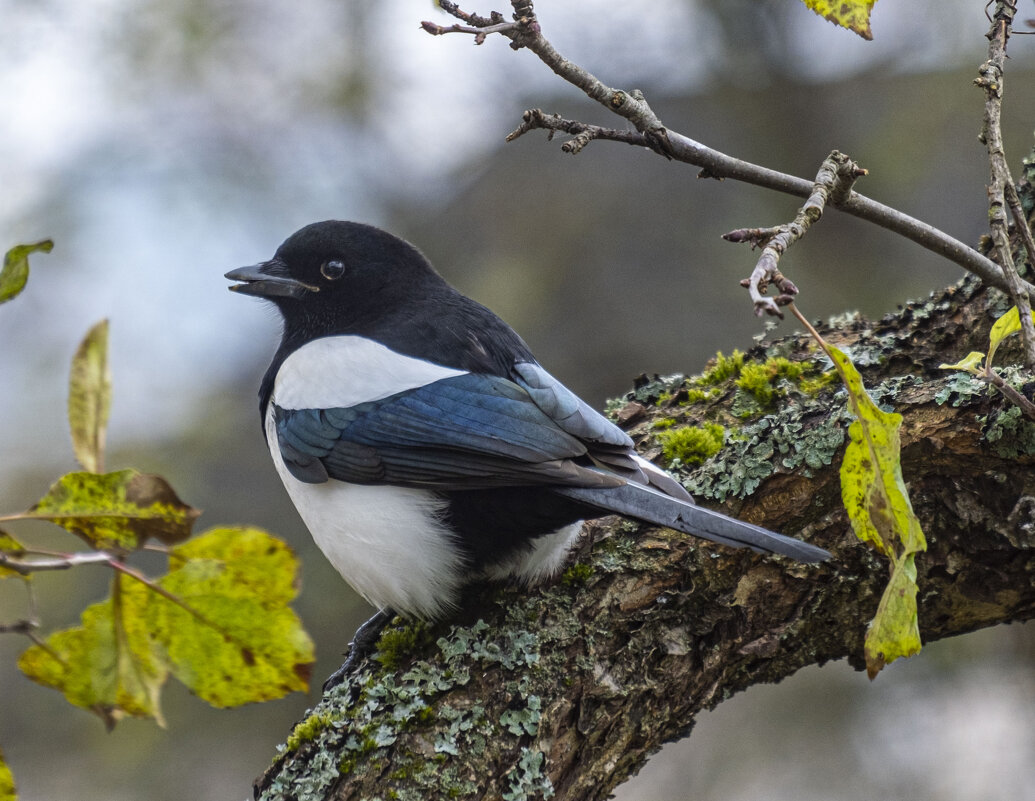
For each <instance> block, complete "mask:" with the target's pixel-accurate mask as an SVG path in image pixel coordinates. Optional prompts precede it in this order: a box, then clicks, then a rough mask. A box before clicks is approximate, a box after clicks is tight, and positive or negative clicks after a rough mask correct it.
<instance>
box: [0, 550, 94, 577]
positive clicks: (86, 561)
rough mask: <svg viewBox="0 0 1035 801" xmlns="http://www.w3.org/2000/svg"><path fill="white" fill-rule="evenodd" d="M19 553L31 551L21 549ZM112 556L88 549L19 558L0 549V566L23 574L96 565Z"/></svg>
mask: <svg viewBox="0 0 1035 801" xmlns="http://www.w3.org/2000/svg"><path fill="white" fill-rule="evenodd" d="M21 553H32V552H31V551H28V550H26V551H21ZM112 559H114V557H113V556H112V555H111V554H109V553H105V552H104V551H88V552H81V553H66V554H61V555H60V556H55V557H53V558H50V559H21V558H18V557H16V556H14V555H12V554H10V553H4V552H2V551H0V567H6V568H10V569H11V570H14V571H16V572H18V573H21V574H22V575H23V576H25V575H28V574H29V573H35V572H37V571H41V570H68V569H69V568H71V567H76V566H77V565H91V564H92V565H96V564H105V563H109V562H111V561H112Z"/></svg>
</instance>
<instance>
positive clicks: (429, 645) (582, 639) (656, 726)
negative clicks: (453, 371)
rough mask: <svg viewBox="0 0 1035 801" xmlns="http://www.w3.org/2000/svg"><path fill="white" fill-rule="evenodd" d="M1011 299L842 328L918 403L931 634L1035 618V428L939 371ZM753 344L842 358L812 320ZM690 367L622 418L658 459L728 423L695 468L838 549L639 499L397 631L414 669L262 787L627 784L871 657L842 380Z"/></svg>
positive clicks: (433, 795) (878, 566)
mask: <svg viewBox="0 0 1035 801" xmlns="http://www.w3.org/2000/svg"><path fill="white" fill-rule="evenodd" d="M1006 308H1008V306H1007V305H1005V301H1004V299H1003V298H1002V296H1001V295H1000V294H999V293H998V292H995V291H986V290H984V289H982V288H980V287H978V286H977V284H976V283H974V282H971V281H964V282H962V283H961V284H959V285H957V286H955V287H953V288H951V289H949V290H947V291H946V292H944V293H940V294H938V295H936V296H932V297H931V298H930V299H928V300H927V301H923V302H917V303H911V304H909V305H907V306H906V307H905V308H903V309H901V310H900V311H899V312H898V313H897V314H894V315H889V316H887V317H886V318H884V319H883V320H881V321H880V322H877V323H871V322H867V321H864V320H862V319H860V318H855V317H850V316H849V317H846V318H845V319H843V320H842V321H840V322H838V323H837V324H836V325H835V326H832V327H831V326H827V327H825V328H824V329H823V331H822V333H823V334H824V336H827V337H828V338H829V340H830V341H831V342H832V343H834V344H836V345H838V346H839V347H841V348H842V349H845V350H847V351H848V352H849V353H850V354H851V356H852V358H853V360H854V361H855V363H856V365H857V366H859V367H860V370H861V372H862V373H863V376H864V378H865V379H866V382H867V386H868V387H870V388H871V391H874V394H875V396H876V399H877V401H878V402H879V403H881V404H884V405H886V406H888V407H890V408H893V409H894V410H895V411H898V412H900V413H901V414H902V415H903V416H904V418H905V420H904V423H903V427H902V445H903V452H902V470H903V474H904V476H905V479H906V481H907V482H908V484H909V488H910V492H911V495H912V501H913V506H914V509H915V511H916V513H917V515H918V517H919V518H920V520H921V522H922V525H923V527H924V531H925V533H926V535H927V539H928V542H929V550H928V551H927V552H926V553H925V554H922V555H921V556H920V558H918V559H917V567H918V583H919V587H920V592H919V596H918V602H919V616H920V630H921V634H922V636H923V638H924V640H925V641H930V640H934V639H938V638H941V637H948V636H952V635H956V634H963V633H966V632H968V631H972V630H974V629H978V628H982V627H985V626H992V625H996V624H1000V623H1007V622H1010V621H1016V620H1026V619H1030V618H1031V617H1032V616H1033V615H1035V470H1033V463H1035V425H1033V424H1031V423H1028V422H1025V421H1024V420H1023V419H1022V418H1021V417H1020V416H1019V415H1018V414H1017V413H1016V410H1015V409H1014V408H1012V407H1011V406H1010V405H1009V404H1008V403H1007V402H1005V401H1004V400H1003V399H1002V397H1001V396H999V395H998V394H995V393H991V392H990V391H989V390H988V389H987V388H986V387H984V386H983V385H981V384H979V383H977V382H976V381H973V380H972V379H970V377H969V376H966V375H965V374H961V373H953V372H947V371H944V370H939V369H938V365H939V364H940V363H942V362H947V363H953V362H955V361H957V360H958V359H959V358H961V357H962V356H964V355H966V354H967V353H968V352H969V351H972V350H984V349H985V347H986V344H987V333H988V330H989V328H990V326H991V324H992V322H993V321H994V319H995V318H996V317H997V316H998V315H999V314H1001V313H1002V312H1004V311H1005V310H1006ZM1012 355H1013V354H1011V353H1010V352H1009V351H1006V352H1003V353H1001V355H1000V356H999V357H998V358H997V361H999V362H1000V363H1001V364H1007V363H1009V361H1010V358H1011V356H1012ZM747 357H748V361H750V360H754V361H756V362H762V363H764V362H765V361H766V360H767V359H771V358H774V357H782V358H790V359H791V360H793V361H803V362H805V361H808V362H812V363H816V364H818V363H819V361H820V356H819V355H818V353H817V351H816V350H815V349H814V348H813V347H812V346H811V345H810V344H809V342H808V341H807V340H805V339H800V338H792V339H785V340H781V341H779V342H774V343H772V344H770V345H768V346H765V347H764V348H762V347H760V348H758V349H756V351H754V352H752V353H749V354H747ZM1006 372H1007V375H1009V370H1007V371H1006ZM691 384H692V382H691ZM1015 384H1016V385H1017V386H1018V387H1019V388H1020V389H1021V391H1023V392H1025V394H1027V395H1028V396H1029V397H1030V396H1031V394H1032V389H1033V387H1031V386H1028V387H1025V386H1023V384H1022V382H1020V381H1015ZM663 385H664V386H663ZM644 386H647V385H644ZM688 386H690V384H687V383H686V382H682V381H681V379H666V380H664V381H661V382H658V387H659V389H658V391H657V392H652V390H650V388H649V387H648V388H647V389H646V390H645V391H643V392H640V394H639V396H638V397H637V398H636V399H635V400H630V403H629V404H627V406H626V408H625V409H623V410H622V412H621V413H620V414H619V419H622V420H623V421H624V422H625V424H626V427H627V428H628V429H629V430H630V431H631V432H632V433H633V434H634V435H636V436H638V437H640V438H641V439H642V444H641V446H642V449H643V450H644V451H645V452H646V453H648V454H649V455H657V453H659V452H660V450H661V448H660V445H659V444H658V442H657V439H656V437H655V433H652V432H656V431H657V428H654V427H653V425H654V423H655V422H656V421H657V420H658V419H663V418H666V417H676V418H678V424H679V425H702V424H705V423H708V422H711V423H719V424H721V425H723V426H724V427H726V429H727V440H726V445H725V446H724V447H723V448H722V450H720V452H719V453H718V454H716V456H715V457H714V458H713V459H712V460H711V461H709V462H708V463H706V464H705V465H702V466H700V467H695V468H692V469H690V468H687V469H688V470H690V472H687V473H685V474H683V476H682V477H683V478H684V479H685V480H687V482H688V484H689V486H690V487H691V488H692V489H694V488H695V487H696V488H697V489H698V494H699V496H701V495H703V497H701V498H700V499H701V500H702V502H704V503H708V504H709V505H713V506H717V507H719V508H722V509H724V510H725V511H726V512H728V513H730V514H734V515H737V516H739V517H741V518H743V519H746V520H750V521H752V522H755V523H758V524H761V525H764V526H766V527H769V528H771V529H774V530H776V531H781V532H784V533H786V534H791V535H794V536H800V537H802V538H804V539H808V540H809V541H811V542H814V543H816V544H818V545H821V546H823V547H825V548H828V549H829V550H830V551H832V552H833V554H834V556H833V558H832V559H831V560H830V561H829V562H827V563H825V564H823V565H819V566H816V565H800V564H796V563H792V562H789V561H787V560H783V559H779V558H767V557H762V556H759V555H756V554H752V553H750V552H745V551H733V550H729V549H722V548H717V547H710V546H709V545H707V544H702V543H699V542H697V541H694V540H692V539H690V538H687V537H684V536H682V535H679V534H676V533H674V532H671V531H659V530H656V529H648V528H646V527H643V526H638V525H635V524H632V523H630V522H628V521H623V520H620V519H617V518H611V519H607V520H604V521H599V522H597V523H594V524H591V526H589V527H588V530H589V533H590V534H592V539H593V544H592V546H591V547H590V546H587V548H586V549H585V551H584V552H583V553H582V555H581V556H580V557H579V560H578V562H579V563H578V564H577V565H576V566H575V567H573V568H570V569H569V570H568V571H567V572H566V573H565V576H564V578H562V579H561V580H559V581H558V582H557V583H556V584H554V585H553V586H551V587H548V588H545V589H539V590H535V591H533V592H527V591H524V592H523V591H520V590H517V589H514V588H493V589H487V590H484V591H481V592H479V593H477V594H475V595H474V596H473V597H472V598H471V599H470V602H469V603H468V604H466V605H465V612H464V615H463V617H462V618H458V619H456V620H453V621H450V622H449V623H445V624H439V625H436V626H431V627H423V626H416V627H413V626H410V627H409V630H406V631H402V632H398V631H397V632H396V634H395V635H393V636H390V637H389V638H386V639H384V640H383V641H382V647H383V650H385V651H386V652H387V651H389V650H392V653H390V654H386V658H385V659H384V664H386V665H391V668H390V669H389V668H387V667H384V665H383V664H381V663H379V662H378V661H377V660H373V661H371V663H370V665H369V666H368V667H367V668H365V669H364V670H363V671H361V672H360V673H359V674H358V675H357V676H356V677H355V678H354V680H353V683H352V685H351V686H347V687H341V688H338V689H337V690H335V691H334V692H332V693H331V694H329V695H328V696H326V697H324V698H323V699H322V700H321V701H320V703H319V704H318V705H317V707H316V708H314V709H313V710H312V711H311V713H310V716H309V717H308V718H307V720H305V721H303V722H302V725H300V727H299V728H298V729H297V730H296V733H295V736H293V737H292V738H291V740H290V743H291V747H290V748H288V749H285V750H284V751H283V752H282V753H281V754H280V755H279V756H278V758H277V759H276V761H275V763H274V764H273V765H272V766H271V768H270V769H269V770H268V771H267V772H266V774H265V775H264V776H262V777H261V778H260V779H259V780H258V781H257V784H256V794H257V797H261V798H263V799H342V800H344V799H385V800H387V799H438V798H462V799H465V798H471V799H476V798H477V799H481V798H492V799H495V798H499V799H537V798H550V797H553V798H558V799H573V800H574V799H579V801H592V800H593V799H604V798H607V797H608V795H609V794H610V792H611V790H612V789H613V788H614V787H615V785H617V784H618V783H620V782H622V781H623V780H624V779H626V778H627V777H628V776H629V775H630V774H632V773H634V772H635V771H636V770H637V769H638V768H639V767H640V766H641V765H642V764H643V763H644V761H645V760H646V759H647V758H648V757H649V756H650V755H651V754H652V753H653V752H655V751H656V750H657V749H658V748H660V747H661V745H662V744H663V743H665V742H666V741H669V740H672V739H675V738H679V737H683V736H686V735H687V734H689V732H690V729H691V728H692V726H693V724H694V718H695V715H696V714H697V713H698V712H699V711H701V710H702V709H709V708H712V707H714V706H716V705H717V704H719V703H720V702H721V701H723V700H724V699H726V698H728V697H729V696H731V695H733V694H734V693H736V692H738V691H740V690H743V689H745V688H746V687H749V686H751V685H753V684H757V683H760V682H776V681H780V680H781V679H783V678H784V677H786V676H789V675H791V674H792V673H794V672H795V671H796V670H798V669H799V668H801V667H804V666H806V665H812V664H822V663H824V662H827V661H829V660H832V659H842V658H847V659H848V660H849V662H850V663H851V664H852V665H854V666H856V667H860V668H861V667H862V665H863V661H862V653H863V637H864V635H865V630H866V625H867V623H868V621H869V620H870V619H871V618H872V617H873V614H874V611H875V610H876V607H877V603H878V600H879V599H880V596H881V593H882V592H883V589H884V585H885V583H886V582H887V579H888V566H887V564H886V562H885V561H884V560H882V559H881V558H880V557H878V556H877V555H875V554H874V553H873V552H872V551H871V550H870V549H868V548H867V547H866V546H864V545H863V544H861V543H860V542H859V541H857V540H856V538H855V536H854V535H853V533H852V531H851V527H850V525H849V523H848V520H847V516H846V514H845V512H844V509H843V508H842V506H841V502H840V488H839V477H838V467H839V464H840V457H841V453H842V452H843V449H844V445H843V440H844V428H845V425H846V423H847V420H848V418H847V416H846V415H845V412H844V407H845V397H844V393H843V391H841V392H839V391H838V390H839V388H838V386H837V385H836V384H831V383H829V382H822V381H814V382H812V384H810V385H809V388H806V389H803V386H804V385H802V384H796V383H794V382H793V381H788V382H785V383H779V382H778V383H776V384H775V385H774V387H775V390H776V392H777V395H778V397H777V400H776V402H775V403H773V404H770V408H768V409H755V410H754V411H752V410H751V408H750V405H749V406H747V407H745V406H744V405H743V403H742V404H741V406H740V407H739V410H738V411H734V409H735V406H736V403H737V401H738V397H737V396H738V388H737V387H736V384H735V377H731V378H730V379H729V380H728V381H727V382H726V383H725V384H723V385H722V391H721V392H711V393H709V394H708V396H707V398H706V399H704V400H699V398H700V396H701V393H699V392H697V393H694V392H692V391H691V392H689V393H688V392H683V391H682V389H684V388H686V387H688ZM659 398H660V399H661V400H660V402H659V400H658V399H659ZM688 398H690V399H691V400H689V401H688V400H687V399H688ZM740 400H741V401H743V400H744V399H743V398H741V399H740ZM745 409H747V411H745ZM810 443H812V444H810ZM839 443H840V444H839ZM724 460H725V461H724ZM752 461H755V462H758V464H750V463H751V462H752ZM678 467H679V466H678V465H677V469H678ZM738 471H740V474H741V475H740V479H737V480H734V479H731V478H730V476H732V475H734V474H737V472H738ZM719 479H721V480H719ZM399 627H400V624H399V623H396V628H399ZM393 642H394V643H396V647H395V648H394V649H390V643H393ZM917 658H920V659H923V658H924V657H923V654H921V655H920V656H919V657H917ZM860 680H865V679H863V678H862V677H860ZM287 734H288V733H285V735H287Z"/></svg>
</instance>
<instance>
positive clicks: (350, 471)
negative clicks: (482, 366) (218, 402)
mask: <svg viewBox="0 0 1035 801" xmlns="http://www.w3.org/2000/svg"><path fill="white" fill-rule="evenodd" d="M274 415H275V423H276V432H277V439H278V444H279V446H280V452H281V455H282V456H283V457H284V461H285V464H286V466H287V468H288V470H290V471H291V473H292V475H294V476H295V477H296V478H298V479H299V480H301V481H306V482H310V483H318V482H321V481H325V480H327V479H328V478H334V479H338V480H341V481H349V482H354V483H365V484H371V483H374V484H382V483H383V484H397V485H403V486H416V487H425V488H433V489H441V490H449V489H479V488H486V487H498V486H521V485H535V484H559V485H564V486H582V487H591V486H597V487H601V486H616V485H618V484H621V483H622V479H620V478H618V477H616V476H612V475H608V474H607V473H604V472H601V471H599V470H595V469H591V468H590V467H589V464H590V461H591V459H590V457H589V456H588V453H589V450H590V448H591V447H592V446H593V444H594V443H593V442H592V441H590V442H589V443H587V442H586V441H584V440H583V439H581V438H580V437H579V436H578V434H577V433H576V432H573V431H568V430H564V429H563V428H562V427H561V426H560V425H558V423H557V421H555V420H554V419H553V418H552V417H551V416H550V415H549V414H548V413H547V412H546V411H544V410H543V409H542V408H540V406H539V405H538V404H537V403H536V401H535V399H534V398H533V396H532V395H531V394H530V393H529V391H527V390H526V389H525V388H523V387H522V386H520V385H518V384H517V383H515V382H513V381H509V380H507V379H505V378H500V377H498V376H492V375H484V374H473V373H465V374H463V375H459V376H455V377H451V378H445V379H442V380H439V381H435V382H433V383H430V384H427V385H425V386H423V387H418V388H416V389H411V390H407V391H405V392H400V393H398V394H396V395H391V396H389V397H387V398H383V399H381V400H377V401H372V402H369V403H361V404H358V405H355V406H351V407H348V408H338V409H299V410H293V409H282V408H279V407H276V406H275V407H274ZM604 422H606V421H604ZM608 425H610V423H608ZM615 431H618V429H615ZM618 433H619V434H621V432H620V431H618ZM621 436H622V437H624V436H625V435H624V434H622V435H621ZM576 459H578V460H580V461H581V462H584V464H578V463H576V462H575V461H573V460H576Z"/></svg>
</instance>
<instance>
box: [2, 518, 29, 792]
mask: <svg viewBox="0 0 1035 801" xmlns="http://www.w3.org/2000/svg"><path fill="white" fill-rule="evenodd" d="M24 550H25V548H24V546H23V545H22V544H21V543H20V542H18V540H16V539H15V538H14V537H12V536H11V535H10V534H8V533H7V532H6V531H4V530H2V529H0V551H3V552H4V553H6V554H8V555H10V556H17V555H18V554H20V553H21V552H22V551H24ZM12 577H14V578H20V579H24V580H25V581H28V580H29V579H30V578H32V577H31V576H30V575H29V574H27V573H19V572H18V571H17V570H12V569H11V568H9V567H3V566H0V579H5V578H12ZM0 798H2V796H0Z"/></svg>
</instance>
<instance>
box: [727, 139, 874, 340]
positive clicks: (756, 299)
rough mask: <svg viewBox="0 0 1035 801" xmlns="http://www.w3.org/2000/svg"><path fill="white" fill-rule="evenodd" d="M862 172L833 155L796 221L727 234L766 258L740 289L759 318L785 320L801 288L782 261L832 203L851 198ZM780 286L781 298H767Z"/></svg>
mask: <svg viewBox="0 0 1035 801" xmlns="http://www.w3.org/2000/svg"><path fill="white" fill-rule="evenodd" d="M865 174H866V170H864V169H862V168H861V167H859V166H858V165H856V163H855V162H854V161H852V160H851V159H850V158H848V156H846V155H844V154H843V153H839V152H838V151H836V150H835V151H833V152H832V153H831V154H830V155H829V156H827V157H826V158H825V159H824V160H823V164H822V165H820V168H819V172H817V173H816V181H815V183H814V184H813V187H812V192H811V194H810V195H809V197H808V199H807V200H806V201H805V204H804V205H803V206H802V207H801V208H800V209H798V213H797V215H795V217H794V219H793V220H792V221H791V222H789V223H786V224H784V225H779V226H776V227H775V228H740V229H738V230H736V231H730V232H729V233H728V234H723V237H722V238H723V239H725V240H727V241H728V242H750V243H751V244H752V246H753V247H762V255H761V256H760V257H759V259H758V263H757V264H756V265H755V269H754V271H752V273H751V277H750V278H745V279H744V280H743V281H741V282H740V285H741V286H743V287H746V288H747V290H748V291H749V292H750V293H751V301H752V303H754V308H755V314H756V315H757V316H759V317H761V316H762V314H763V313H765V314H771V315H774V316H776V317H779V318H780V319H781V320H782V319H783V312H782V311H780V307H781V306H786V305H788V304H789V303H791V302H792V301H793V300H794V296H795V295H797V294H798V288H797V287H796V286H795V285H794V284H793V283H792V282H791V281H790V280H788V279H787V278H785V277H784V276H783V275H781V273H780V270H779V263H780V257H781V256H782V255H783V254H784V252H785V251H786V250H787V248H789V247H790V246H791V245H793V244H794V243H795V242H797V241H798V240H799V239H801V238H802V237H803V236H805V234H806V233H808V230H809V228H810V227H811V226H812V224H813V223H814V222H816V221H817V220H818V219H819V218H820V217H822V216H823V209H825V208H826V205H827V203H828V202H834V201H835V199H842V198H846V197H848V196H849V195H850V194H851V191H852V184H853V183H855V179H856V178H858V177H859V176H861V175H865ZM771 283H772V284H776V286H777V289H778V290H779V295H777V297H775V298H772V297H767V294H766V293H767V288H768V286H769V284H771Z"/></svg>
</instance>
